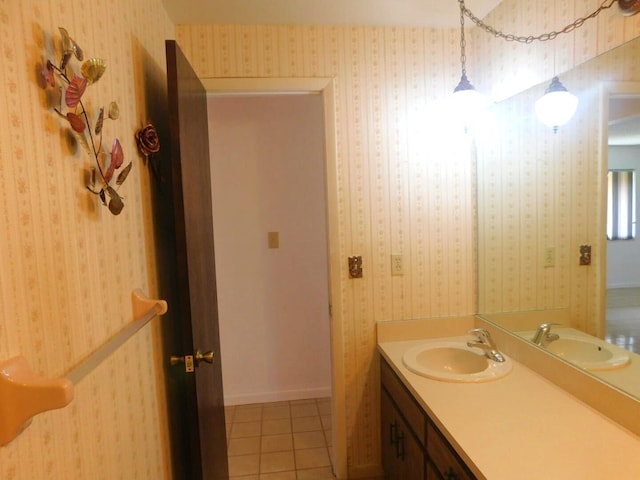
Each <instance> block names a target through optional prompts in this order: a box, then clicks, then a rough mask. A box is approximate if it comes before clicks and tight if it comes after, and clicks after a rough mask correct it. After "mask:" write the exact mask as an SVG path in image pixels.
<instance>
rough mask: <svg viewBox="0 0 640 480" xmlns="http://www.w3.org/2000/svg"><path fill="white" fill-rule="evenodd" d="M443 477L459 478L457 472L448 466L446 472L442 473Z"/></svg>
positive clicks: (450, 479) (449, 479) (447, 478)
mask: <svg viewBox="0 0 640 480" xmlns="http://www.w3.org/2000/svg"><path fill="white" fill-rule="evenodd" d="M444 478H445V480H459V479H460V477H459V476H458V474H457V473H456V472H455V471H454V470H453V467H449V470H447V473H445V474H444Z"/></svg>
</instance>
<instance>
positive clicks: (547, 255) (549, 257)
mask: <svg viewBox="0 0 640 480" xmlns="http://www.w3.org/2000/svg"><path fill="white" fill-rule="evenodd" d="M555 265H556V247H547V248H545V249H544V266H545V268H546V267H555Z"/></svg>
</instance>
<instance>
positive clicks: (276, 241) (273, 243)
mask: <svg viewBox="0 0 640 480" xmlns="http://www.w3.org/2000/svg"><path fill="white" fill-rule="evenodd" d="M267 239H268V244H269V248H280V232H269V233H267Z"/></svg>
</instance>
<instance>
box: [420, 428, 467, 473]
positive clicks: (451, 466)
mask: <svg viewBox="0 0 640 480" xmlns="http://www.w3.org/2000/svg"><path fill="white" fill-rule="evenodd" d="M427 456H428V457H429V460H430V461H431V463H432V464H433V466H434V467H435V469H436V470H437V471H438V473H439V474H440V476H441V477H442V478H443V479H444V480H475V477H474V475H473V474H472V473H471V472H470V471H469V470H468V468H467V467H466V465H465V464H464V462H462V460H461V459H460V458H459V457H458V455H457V454H456V453H455V452H454V451H453V449H452V448H451V446H450V445H449V442H447V440H446V438H444V437H443V436H442V434H441V433H440V432H439V431H438V429H437V428H436V427H435V426H434V425H433V424H432V423H431V422H429V424H428V425H427Z"/></svg>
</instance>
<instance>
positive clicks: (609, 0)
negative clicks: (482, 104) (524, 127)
mask: <svg viewBox="0 0 640 480" xmlns="http://www.w3.org/2000/svg"><path fill="white" fill-rule="evenodd" d="M458 3H459V4H460V26H461V32H460V63H461V65H462V77H461V78H460V83H459V84H458V86H457V87H456V88H455V89H454V97H455V96H459V97H460V100H459V101H458V102H457V103H460V104H463V105H464V108H465V109H473V108H478V107H477V106H476V107H473V106H472V104H473V102H474V101H475V102H479V100H478V99H481V98H482V96H481V95H480V94H479V93H478V92H477V91H476V90H475V89H474V88H473V85H471V83H470V82H469V80H468V79H467V72H466V55H465V47H466V42H465V37H464V16H465V15H466V16H467V17H469V18H470V19H471V20H472V21H473V23H475V24H476V25H477V26H478V27H480V28H481V29H482V30H484V31H486V32H487V33H489V34H491V35H492V36H494V37H496V38H502V39H503V40H506V41H509V42H519V43H524V44H529V43H532V42H533V41H535V40H537V41H541V42H546V41H550V40H555V38H556V37H557V36H558V35H560V34H563V33H569V32H572V31H574V30H576V29H577V28H580V27H581V26H582V25H583V24H584V23H585V22H586V21H587V20H589V19H592V18H595V17H597V16H598V15H599V14H600V12H602V11H603V10H606V9H608V8H611V7H612V6H613V4H614V3H618V7H619V8H620V10H621V11H622V13H623V15H635V14H636V13H640V0H604V1H603V2H602V3H601V4H600V6H599V7H598V8H597V9H596V10H594V11H593V12H591V13H590V14H588V15H586V16H584V17H581V18H578V19H576V20H574V21H573V22H572V23H570V24H568V25H567V26H565V27H564V28H563V29H561V30H557V31H552V32H548V33H543V34H541V35H537V36H533V35H529V36H519V35H513V34H507V33H504V32H502V31H500V30H497V29H496V28H494V27H492V26H491V25H487V24H486V23H484V22H483V21H482V20H480V19H479V18H478V17H476V16H475V15H474V14H473V12H471V10H469V9H468V8H467V7H466V5H465V3H464V0H458ZM473 99H475V100H473ZM476 105H477V103H476ZM577 107H578V98H577V97H576V96H575V95H572V94H571V93H569V91H568V90H567V89H566V87H565V86H564V85H562V83H561V82H560V80H559V79H558V77H557V76H554V77H553V80H552V81H551V85H549V87H548V88H547V90H546V91H545V94H544V95H543V96H542V98H540V99H539V100H538V101H537V102H536V105H535V111H536V113H537V114H538V118H539V119H540V121H541V122H542V123H543V124H545V125H548V126H550V127H551V128H553V131H554V132H557V131H558V127H560V126H562V125H564V124H566V123H567V122H568V121H569V120H570V119H571V117H572V116H573V114H574V113H575V111H576V108H577ZM460 108H462V107H460Z"/></svg>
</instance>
